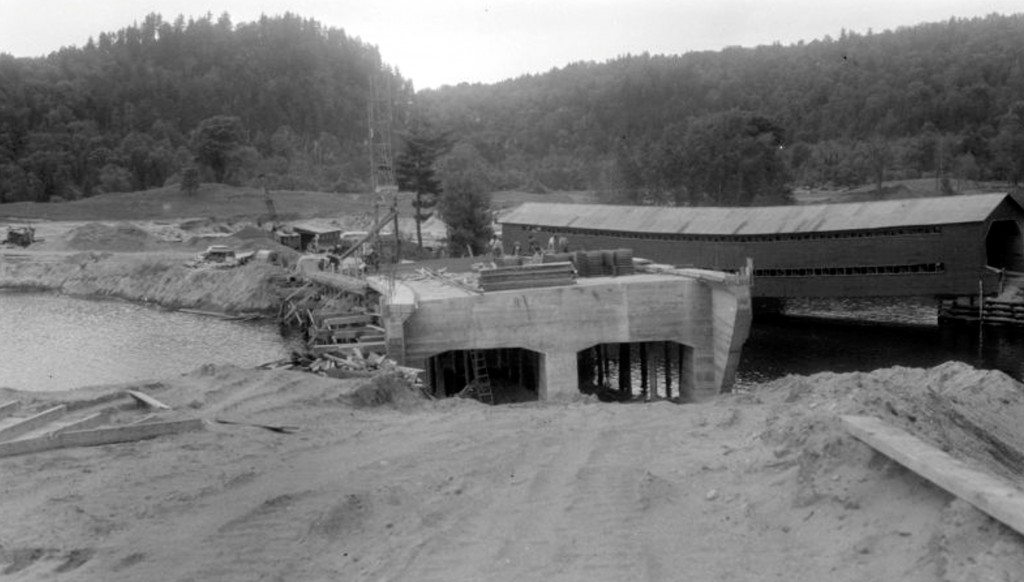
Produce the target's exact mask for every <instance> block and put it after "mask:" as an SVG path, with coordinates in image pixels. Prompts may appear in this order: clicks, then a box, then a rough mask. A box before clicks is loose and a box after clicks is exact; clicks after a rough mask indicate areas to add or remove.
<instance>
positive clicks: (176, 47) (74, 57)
mask: <svg viewBox="0 0 1024 582" xmlns="http://www.w3.org/2000/svg"><path fill="white" fill-rule="evenodd" d="M381 69H383V70H384V71H385V72H384V73H381V74H387V75H390V77H391V83H390V85H391V87H392V88H393V89H394V91H395V94H396V95H403V94H404V95H405V96H406V98H405V99H404V101H405V102H407V101H408V96H409V95H411V93H412V86H411V84H410V83H408V82H407V81H405V80H403V79H402V78H401V77H400V76H398V74H397V73H396V72H394V71H392V70H390V69H389V68H388V67H387V66H386V65H382V63H381V59H380V55H379V53H378V50H377V48H376V47H374V46H372V45H369V44H367V43H365V42H363V41H361V40H360V39H358V38H353V37H350V36H348V35H346V34H345V32H344V31H342V30H338V29H332V28H324V27H322V26H321V25H320V24H319V23H317V22H316V21H313V20H308V19H303V18H300V17H298V16H294V15H290V14H289V15H285V16H283V17H276V18H268V17H264V18H262V19H260V20H259V21H258V22H252V23H245V24H239V25H237V26H236V25H234V24H232V22H231V20H230V17H229V16H228V15H226V14H225V15H222V16H221V17H220V18H219V19H216V20H214V19H213V18H212V17H211V16H206V17H204V18H200V19H198V20H194V19H193V20H188V21H187V22H186V21H185V19H184V18H182V17H178V18H177V19H176V20H175V21H173V22H168V21H165V20H163V19H162V17H161V16H159V15H156V14H152V15H150V16H149V17H147V18H146V19H145V21H144V22H142V23H141V24H136V25H133V26H130V27H128V28H124V29H122V30H119V31H117V32H116V33H103V34H100V35H99V36H98V38H97V39H95V40H90V41H89V43H88V44H87V45H86V46H84V47H80V48H65V49H62V50H61V51H58V52H55V53H53V54H51V55H49V56H47V57H45V58H35V59H16V58H13V57H11V56H10V55H0V201H4V202H9V201H17V200H37V201H47V200H50V199H52V198H55V197H61V198H78V197H83V196H90V195H92V194H94V193H98V192H111V191H130V190H141V189H146V188H150V187H154V186H163V185H164V184H165V183H166V182H167V181H168V180H169V179H174V177H175V176H177V175H179V174H180V173H181V172H182V170H183V169H184V168H187V167H189V166H192V165H193V164H197V165H198V166H199V167H201V168H203V170H204V171H205V172H206V176H205V179H207V180H213V179H218V181H221V180H224V181H229V182H234V183H251V182H253V181H254V180H255V176H257V175H259V174H265V175H267V176H268V177H269V178H270V183H271V186H272V187H281V188H306V189H317V190H328V191H330V190H339V189H359V188H363V187H364V186H365V184H366V180H367V177H368V175H369V162H368V159H367V158H368V153H367V148H366V145H365V143H366V139H367V132H368V128H367V114H366V112H367V98H368V97H367V95H368V91H369V80H370V78H371V76H372V74H373V73H374V72H375V71H378V70H381Z"/></svg>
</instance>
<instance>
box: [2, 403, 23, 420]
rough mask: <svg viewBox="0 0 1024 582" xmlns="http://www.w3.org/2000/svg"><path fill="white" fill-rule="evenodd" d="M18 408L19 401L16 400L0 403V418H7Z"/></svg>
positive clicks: (19, 405)
mask: <svg viewBox="0 0 1024 582" xmlns="http://www.w3.org/2000/svg"><path fill="white" fill-rule="evenodd" d="M19 408H21V402H18V401H17V400H12V401H10V402H4V403H3V404H0V418H7V417H8V416H10V415H12V414H14V413H15V412H16V411H17V410H18V409H19Z"/></svg>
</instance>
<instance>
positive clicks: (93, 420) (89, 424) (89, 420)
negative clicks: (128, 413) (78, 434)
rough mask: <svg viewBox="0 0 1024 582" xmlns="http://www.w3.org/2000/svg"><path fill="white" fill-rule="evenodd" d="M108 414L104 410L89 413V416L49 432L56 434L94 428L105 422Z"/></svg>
mask: <svg viewBox="0 0 1024 582" xmlns="http://www.w3.org/2000/svg"><path fill="white" fill-rule="evenodd" d="M109 416H110V415H109V414H107V413H106V412H97V413H95V414H90V415H89V416H87V417H85V418H83V419H80V420H76V421H75V422H72V423H70V424H65V425H64V426H62V427H60V428H58V429H57V430H55V431H53V432H52V433H50V434H53V435H58V434H61V433H65V432H71V431H76V430H86V429H89V428H96V427H97V426H101V425H104V424H106V423H107V420H108V418H109Z"/></svg>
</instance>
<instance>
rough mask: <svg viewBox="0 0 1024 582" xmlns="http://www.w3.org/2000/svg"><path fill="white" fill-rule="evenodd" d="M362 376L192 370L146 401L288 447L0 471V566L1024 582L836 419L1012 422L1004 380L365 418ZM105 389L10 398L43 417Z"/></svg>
mask: <svg viewBox="0 0 1024 582" xmlns="http://www.w3.org/2000/svg"><path fill="white" fill-rule="evenodd" d="M353 382H354V381H352V380H331V379H327V378H321V377H317V376H314V375H310V374H302V373H297V372H290V371H283V370H273V371H263V370H241V369H237V368H231V367H213V366H206V367H203V368H201V369H199V370H197V371H195V372H193V373H191V374H188V375H185V376H181V377H178V378H174V379H170V380H167V381H164V382H160V383H158V384H152V385H148V386H147V387H146V388H145V389H146V390H147V391H148V392H150V393H151V394H153V395H154V396H156V397H158V398H159V399H160V400H162V401H163V402H166V403H168V404H170V405H172V406H174V407H175V408H176V409H178V410H181V411H184V412H187V413H190V414H194V415H197V416H199V417H201V418H204V419H207V420H210V419H213V418H229V419H232V420H237V421H247V422H253V423H260V424H268V425H291V426H296V427H299V430H298V432H296V433H294V434H279V433H274V432H270V431H267V430H263V429H260V428H255V427H251V426H240V425H223V424H213V423H211V424H209V426H208V429H207V430H206V431H205V432H198V433H187V434H180V435H175V436H168V437H160V438H158V439H154V440H150V441H140V442H136V443H128V444H117V445H106V446H100V447H92V448H82V449H66V450H61V451H50V452H44V453H37V454H34V455H25V456H20V457H11V458H5V459H0V475H2V480H0V483H2V486H3V488H2V490H3V495H0V572H2V573H3V574H4V575H5V576H6V577H5V578H4V579H5V580H36V579H48V580H104V581H114V582H116V581H118V580H182V581H184V580H246V581H248V580H262V579H265V580H409V581H413V580H415V581H431V580H445V581H449V580H495V581H502V580H509V581H511V580H516V581H519V580H580V581H584V580H586V581H588V582H589V581H602V580H609V581H612V580H614V581H621V580H652V581H661V580H664V581H670V580H680V579H689V580H790V581H794V582H802V581H807V582H811V581H813V582H818V581H820V580H833V581H839V582H843V581H849V582H854V581H856V582H860V581H862V580H902V581H910V582H918V581H919V582H925V581H927V582H933V581H954V580H957V581H960V580H1019V579H1020V574H1021V572H1024V539H1022V538H1021V536H1019V535H1017V534H1015V533H1013V532H1012V531H1010V530H1008V529H1007V528H1005V527H1003V526H1002V525H1000V524H998V523H997V522H995V521H993V520H991V519H989V518H988V517H986V516H985V515H984V514H982V513H980V512H978V511H977V510H975V509H973V508H972V507H971V506H970V505H968V504H966V503H964V502H963V501H960V500H958V499H956V498H954V497H952V496H950V495H949V494H947V493H946V492H944V491H942V490H941V489H938V488H936V487H934V486H932V485H930V484H928V483H927V482H925V481H924V480H922V479H920V478H919V477H918V476H917V475H915V474H914V473H911V472H909V471H907V470H905V469H903V468H901V467H899V466H898V465H896V464H894V463H892V462H890V461H888V460H887V459H886V458H884V457H882V456H880V455H878V454H876V453H874V452H873V451H872V450H871V449H870V448H868V447H867V446H866V445H864V444H862V443H860V442H859V441H857V440H855V439H853V438H852V437H850V436H849V435H847V434H846V433H845V432H844V431H843V430H842V428H841V426H840V422H839V419H838V416H839V415H840V414H848V413H856V414H870V415H873V416H878V417H882V418H885V419H886V421H887V422H893V423H896V424H900V425H901V426H910V425H913V424H920V423H922V422H923V419H924V418H925V414H926V411H925V410H924V409H923V408H921V405H920V404H919V403H920V402H923V400H920V399H919V395H920V394H921V393H923V392H927V391H928V388H930V389H931V391H933V392H935V393H936V394H942V395H945V396H946V397H948V398H955V399H959V400H960V401H961V402H964V403H971V405H972V406H977V405H980V403H981V401H982V399H984V398H987V396H986V394H985V391H984V390H982V388H983V387H985V386H993V385H994V386H997V390H996V392H997V393H998V399H1000V400H999V401H1001V399H1011V400H1013V401H1014V405H1015V406H1017V405H1019V403H1020V401H1022V400H1024V398H1022V397H1021V388H1020V385H1019V384H1017V383H1015V382H1014V381H1012V380H1011V379H1008V378H1006V377H1005V376H1003V375H1001V374H1000V373H998V372H979V371H977V370H973V369H972V368H970V367H968V366H965V365H962V364H946V365H944V366H940V367H938V368H935V369H931V370H917V369H906V368H893V369H889V370H879V371H876V372H872V373H858V374H817V375H814V376H810V377H796V376H794V377H788V378H783V379H781V380H778V381H775V382H772V383H770V384H766V385H761V386H756V387H753V388H752V389H751V390H750V391H745V392H743V393H737V394H731V395H722V396H720V397H717V398H715V399H713V400H711V401H709V402H704V403H700V404H689V405H675V404H670V403H667V402H658V403H654V404H642V403H636V404H601V403H598V402H596V401H594V400H593V399H591V398H589V397H583V396H580V397H578V398H576V399H575V400H573V401H569V402H553V403H532V404H519V405H506V406H494V407H491V406H485V405H482V404H479V403H477V402H474V401H464V400H459V399H451V400H445V401H436V402H428V401H415V402H409V401H406V402H405V404H404V405H403V406H400V407H395V406H383V407H377V408H361V407H358V406H355V405H354V404H353V398H352V397H351V394H352V392H353V389H354V387H355V384H354V383H353ZM106 390H107V391H110V390H111V389H110V388H108V389H106ZM103 392H104V389H89V391H88V392H75V393H69V394H64V395H59V394H57V395H55V394H24V393H14V392H4V393H0V400H4V399H10V398H19V399H22V400H24V401H25V405H26V406H32V405H35V406H40V407H45V406H50V405H52V404H53V401H54V400H61V401H66V400H68V399H79V400H83V399H84V400H88V399H95V398H97V397H98V396H100V395H102V393H103ZM893 410H895V411H896V412H893ZM911 418H915V419H916V420H915V421H911V420H910V419H911ZM925 433H926V434H923V435H922V437H928V438H931V437H932V436H935V435H934V434H930V433H929V431H925ZM936 434H937V433H936ZM940 440H941V439H940Z"/></svg>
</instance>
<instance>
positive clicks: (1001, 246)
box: [985, 220, 1024, 271]
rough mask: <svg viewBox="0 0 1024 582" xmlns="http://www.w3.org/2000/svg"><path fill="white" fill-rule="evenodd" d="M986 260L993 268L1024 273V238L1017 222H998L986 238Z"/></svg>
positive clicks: (993, 224) (994, 223)
mask: <svg viewBox="0 0 1024 582" xmlns="http://www.w3.org/2000/svg"><path fill="white" fill-rule="evenodd" d="M985 258H986V259H987V263H988V265H989V266H991V267H995V268H997V269H1008V270H1010V271H1024V236H1021V231H1020V225H1019V224H1017V221H1015V220H996V221H994V222H992V224H991V225H989V228H988V234H987V235H986V236H985Z"/></svg>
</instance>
